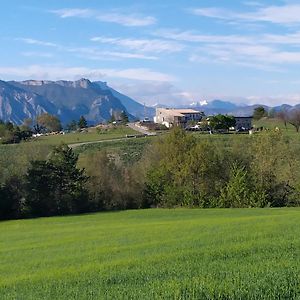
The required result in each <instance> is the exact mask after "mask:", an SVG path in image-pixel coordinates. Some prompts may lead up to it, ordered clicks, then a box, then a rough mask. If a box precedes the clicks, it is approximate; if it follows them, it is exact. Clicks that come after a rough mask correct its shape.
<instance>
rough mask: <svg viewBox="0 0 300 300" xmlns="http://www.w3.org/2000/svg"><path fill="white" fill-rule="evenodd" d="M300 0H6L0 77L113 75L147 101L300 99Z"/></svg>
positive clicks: (114, 83) (111, 79) (112, 81)
mask: <svg viewBox="0 0 300 300" xmlns="http://www.w3.org/2000/svg"><path fill="white" fill-rule="evenodd" d="M299 16H300V1H299V0H297V1H292V0H277V1H276V0H273V1H269V0H266V1H259V0H257V1H256V0H253V1H252V0H160V1H158V0H152V1H149V0H148V1H144V0H140V1H129V0H119V1H118V0H110V1H104V0H103V1H102V0H89V1H78V0H51V1H36V0H26V1H23V0H19V1H18V0H10V1H6V0H2V1H1V10H0V25H1V26H0V79H1V80H25V79H44V80H60V79H64V80H77V79H80V78H82V77H84V78H88V79H90V80H92V81H98V80H100V81H105V82H107V83H108V85H110V86H111V87H113V88H115V89H117V90H119V91H120V92H123V93H125V94H126V95H128V96H131V97H133V98H134V99H136V100H137V101H139V102H141V103H146V104H147V105H153V104H155V103H160V104H168V105H179V104H186V103H191V102H200V101H210V100H213V99H222V100H229V101H232V102H236V103H244V104H254V103H263V104H267V105H277V104H282V103H288V104H296V103H300V17H299Z"/></svg>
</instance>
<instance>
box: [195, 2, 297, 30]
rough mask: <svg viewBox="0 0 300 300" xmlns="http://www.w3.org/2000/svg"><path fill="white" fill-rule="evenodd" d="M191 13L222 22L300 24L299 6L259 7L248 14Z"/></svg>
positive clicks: (206, 10) (224, 11)
mask: <svg viewBox="0 0 300 300" xmlns="http://www.w3.org/2000/svg"><path fill="white" fill-rule="evenodd" d="M191 12H192V13H193V14H195V15H198V16H203V17H209V18H216V19H222V20H234V21H245V22H269V23H274V24H281V25H292V24H300V18H299V15H300V5H299V4H286V5H280V6H279V5H278V6H275V5H273V6H266V7H260V8H258V9H256V10H255V11H253V12H249V13H243V12H235V11H231V10H227V9H222V8H217V7H205V8H195V9H192V10H191Z"/></svg>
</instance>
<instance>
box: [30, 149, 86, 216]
mask: <svg viewBox="0 0 300 300" xmlns="http://www.w3.org/2000/svg"><path fill="white" fill-rule="evenodd" d="M77 160H78V155H76V154H74V152H73V151H72V149H71V148H69V147H68V146H67V145H64V144H62V145H60V146H57V147H56V148H54V150H53V151H52V152H51V154H50V156H49V157H48V159H47V160H46V161H33V162H31V166H30V167H29V170H28V173H27V191H28V194H27V197H26V203H27V205H28V206H29V207H30V209H31V211H32V214H33V215H34V216H51V215H61V214H68V213H78V212H84V211H87V210H88V206H87V203H88V202H87V201H88V195H87V191H86V189H85V183H86V181H87V177H86V175H85V173H84V170H83V169H78V168H77V166H76V164H77Z"/></svg>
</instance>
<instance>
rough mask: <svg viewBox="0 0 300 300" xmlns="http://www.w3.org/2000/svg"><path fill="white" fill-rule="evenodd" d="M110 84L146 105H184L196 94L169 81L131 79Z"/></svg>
mask: <svg viewBox="0 0 300 300" xmlns="http://www.w3.org/2000/svg"><path fill="white" fill-rule="evenodd" d="M110 86H112V87H113V88H115V89H116V90H118V91H120V92H122V93H124V94H126V95H128V96H130V97H132V98H133V99H136V100H138V101H139V102H141V103H144V102H145V103H146V104H147V105H155V104H164V105H169V106H176V105H185V104H188V103H190V102H193V101H196V99H197V98H196V95H194V94H191V93H190V92H185V91H182V90H180V89H179V88H177V87H176V86H175V85H173V84H172V83H170V82H158V81H134V80H133V81H130V82H126V83H124V82H123V83H119V82H116V81H113V82H111V83H110Z"/></svg>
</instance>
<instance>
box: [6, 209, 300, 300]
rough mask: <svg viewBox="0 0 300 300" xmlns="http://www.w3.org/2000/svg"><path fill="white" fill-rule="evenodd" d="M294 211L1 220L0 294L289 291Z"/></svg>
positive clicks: (295, 243)
mask: <svg viewBox="0 0 300 300" xmlns="http://www.w3.org/2000/svg"><path fill="white" fill-rule="evenodd" d="M299 225H300V210H299V209H297V208H296V209H295V208H289V209H235V210H232V209H206V210H201V209H168V210H167V209H165V210H163V209H152V210H151V209H149V210H140V211H124V212H111V213H99V214H93V215H82V216H68V217H54V218H41V219H33V220H19V221H8V222H1V223H0V240H1V252H0V260H1V269H0V275H1V276H0V294H1V297H2V298H3V299H87V298H90V299H295V298H296V297H297V295H299V292H300V287H299V271H300V263H299V249H300V248H299V246H300V239H299V235H298V227H299Z"/></svg>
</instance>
